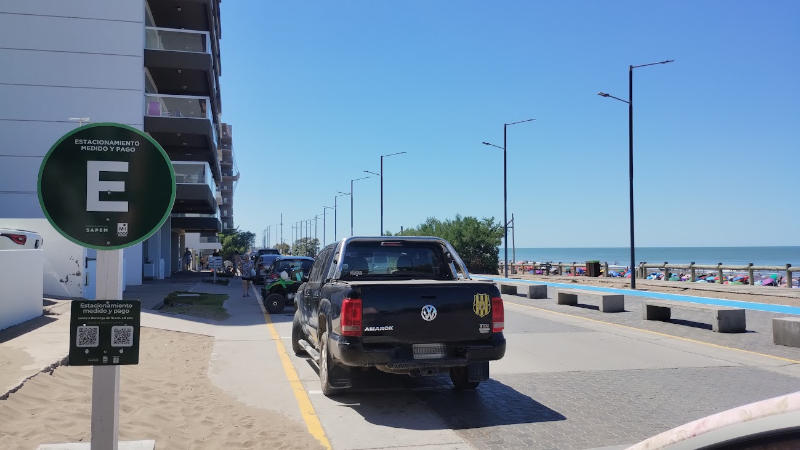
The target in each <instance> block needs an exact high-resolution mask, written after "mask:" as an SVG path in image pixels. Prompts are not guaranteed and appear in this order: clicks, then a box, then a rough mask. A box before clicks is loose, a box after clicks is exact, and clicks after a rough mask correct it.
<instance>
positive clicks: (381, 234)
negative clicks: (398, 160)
mask: <svg viewBox="0 0 800 450" xmlns="http://www.w3.org/2000/svg"><path fill="white" fill-rule="evenodd" d="M405 153H408V152H396V153H389V154H388V155H381V173H380V177H381V230H380V231H381V232H380V234H379V236H383V232H384V231H385V230H384V229H383V158H388V157H390V156H396V155H403V154H405ZM364 172H366V173H371V174H373V175H379V174H377V173H375V172H370V171H369V170H365V171H364Z"/></svg>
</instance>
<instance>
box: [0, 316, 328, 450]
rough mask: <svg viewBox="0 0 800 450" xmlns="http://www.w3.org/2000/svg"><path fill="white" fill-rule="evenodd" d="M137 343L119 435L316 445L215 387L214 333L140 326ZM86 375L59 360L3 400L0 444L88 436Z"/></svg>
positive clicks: (237, 444) (291, 423)
mask: <svg viewBox="0 0 800 450" xmlns="http://www.w3.org/2000/svg"><path fill="white" fill-rule="evenodd" d="M142 343H143V347H142V349H141V350H140V355H139V358H140V359H139V365H136V366H122V368H121V373H122V378H121V382H120V439H121V440H140V439H155V441H156V448H158V449H205V448H208V449H223V448H224V449H229V448H270V449H284V448H286V449H289V448H303V449H306V448H321V447H320V445H319V443H318V442H317V441H316V440H315V439H314V438H313V437H311V435H310V434H308V432H307V430H306V428H305V425H304V424H302V423H300V422H297V421H295V420H292V419H289V418H288V417H286V416H283V415H281V414H278V413H275V412H273V411H267V410H262V409H258V408H253V407H250V406H247V405H244V404H242V403H239V402H238V401H236V400H235V399H234V398H232V397H231V396H230V395H228V394H226V393H225V392H223V391H222V390H220V389H219V388H217V387H215V386H214V385H212V383H211V382H210V381H209V379H208V376H207V369H208V363H209V358H210V355H211V349H212V346H213V339H212V338H210V337H207V336H201V335H195V334H188V333H179V332H174V331H164V330H158V329H152V328H142ZM91 373H92V368H91V367H69V366H60V367H57V368H56V369H55V370H53V371H52V373H47V372H43V373H40V374H38V375H36V376H35V377H33V378H31V379H30V380H28V382H27V383H25V385H24V386H23V387H22V388H21V389H20V390H18V391H17V392H14V393H12V394H11V395H9V397H8V399H6V400H0V436H2V438H0V442H2V443H0V446H2V448H4V449H35V448H36V447H37V446H38V445H39V444H43V443H57V442H81V441H84V442H85V441H88V440H89V438H90V418H91Z"/></svg>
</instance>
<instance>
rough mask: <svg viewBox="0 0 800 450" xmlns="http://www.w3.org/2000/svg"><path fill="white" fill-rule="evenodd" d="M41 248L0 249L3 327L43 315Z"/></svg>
mask: <svg viewBox="0 0 800 450" xmlns="http://www.w3.org/2000/svg"><path fill="white" fill-rule="evenodd" d="M43 260H44V254H43V252H42V250H0V267H2V268H3V270H0V330H2V329H3V328H8V327H10V326H12V325H16V324H18V323H22V322H25V321H26V320H30V319H33V318H34V317H38V316H41V315H42V283H41V282H40V281H39V280H40V279H41V273H42V261H43Z"/></svg>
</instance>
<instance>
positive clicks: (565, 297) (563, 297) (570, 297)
mask: <svg viewBox="0 0 800 450" xmlns="http://www.w3.org/2000/svg"><path fill="white" fill-rule="evenodd" d="M556 302H557V303H558V304H559V305H570V306H575V305H577V304H578V294H571V293H569V292H559V293H558V295H557V297H556Z"/></svg>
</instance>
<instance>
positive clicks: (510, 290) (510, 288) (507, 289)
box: [500, 284, 517, 295]
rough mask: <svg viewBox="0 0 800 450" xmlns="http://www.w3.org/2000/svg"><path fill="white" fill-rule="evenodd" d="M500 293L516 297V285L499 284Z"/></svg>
mask: <svg viewBox="0 0 800 450" xmlns="http://www.w3.org/2000/svg"><path fill="white" fill-rule="evenodd" d="M500 293H501V294H513V295H517V285H516V284H501V285H500Z"/></svg>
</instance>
